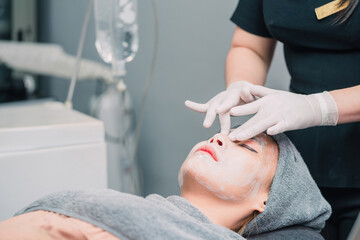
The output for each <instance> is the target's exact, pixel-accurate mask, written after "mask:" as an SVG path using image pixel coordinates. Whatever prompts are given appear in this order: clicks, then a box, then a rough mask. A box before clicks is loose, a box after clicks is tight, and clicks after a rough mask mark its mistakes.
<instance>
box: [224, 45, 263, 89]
mask: <svg viewBox="0 0 360 240" xmlns="http://www.w3.org/2000/svg"><path fill="white" fill-rule="evenodd" d="M269 65H270V63H267V62H265V61H264V59H262V58H261V57H260V56H259V55H258V54H257V53H255V52H254V51H252V50H251V49H249V48H246V47H232V48H231V49H230V51H229V53H228V55H227V58H226V66H225V79H226V87H228V86H229V85H230V84H231V83H233V82H236V81H240V80H246V81H248V82H250V83H253V84H257V85H264V83H265V80H266V74H267V71H268V68H269Z"/></svg>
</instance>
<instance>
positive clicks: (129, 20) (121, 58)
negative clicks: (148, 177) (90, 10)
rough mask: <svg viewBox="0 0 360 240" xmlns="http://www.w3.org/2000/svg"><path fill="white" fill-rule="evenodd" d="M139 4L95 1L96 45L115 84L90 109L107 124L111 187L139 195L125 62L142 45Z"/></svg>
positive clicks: (133, 1)
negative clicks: (137, 18)
mask: <svg viewBox="0 0 360 240" xmlns="http://www.w3.org/2000/svg"><path fill="white" fill-rule="evenodd" d="M136 7H137V4H136V0H94V12H95V28H96V42H95V46H96V49H97V51H98V53H99V55H100V57H101V58H102V59H103V61H104V62H106V63H109V64H111V69H112V75H113V83H112V84H111V83H110V84H106V86H105V88H106V89H105V90H104V91H103V92H102V94H101V95H99V96H96V97H95V98H94V99H93V100H92V103H91V112H92V115H93V116H95V117H97V118H98V119H100V120H102V121H103V122H104V126H105V134H106V136H105V138H106V144H107V159H108V182H109V183H108V185H109V188H112V189H115V190H119V191H122V192H127V193H132V194H138V195H140V194H141V189H140V184H139V182H140V180H139V178H140V177H139V176H140V174H139V169H138V167H137V162H136V159H135V145H136V143H135V124H134V122H135V119H134V110H133V108H132V104H131V97H130V94H129V92H128V91H127V90H126V86H125V84H124V82H123V78H124V76H125V74H126V71H125V63H126V62H130V61H132V60H133V58H134V57H135V54H136V52H137V50H138V46H139V45H138V26H137V21H136Z"/></svg>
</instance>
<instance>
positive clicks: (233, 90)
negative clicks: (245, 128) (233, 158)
mask: <svg viewBox="0 0 360 240" xmlns="http://www.w3.org/2000/svg"><path fill="white" fill-rule="evenodd" d="M254 86H256V85H254V84H251V83H249V82H246V81H239V82H234V83H232V84H230V85H229V87H228V88H227V89H226V90H225V91H223V92H221V93H219V94H217V95H216V96H215V97H213V98H212V99H210V101H208V102H207V103H204V104H201V103H196V102H192V101H189V100H187V101H186V102H185V105H186V106H187V107H188V108H190V109H192V110H194V111H197V112H200V113H206V116H205V119H204V123H203V126H204V127H206V128H209V127H211V125H212V124H213V123H214V121H215V118H216V115H217V114H219V120H220V126H221V133H224V134H229V132H230V126H231V123H230V113H229V111H230V109H231V108H232V107H235V106H238V105H241V104H244V103H249V102H252V101H254V100H255V96H253V95H252V94H251V89H252V88H253V87H254Z"/></svg>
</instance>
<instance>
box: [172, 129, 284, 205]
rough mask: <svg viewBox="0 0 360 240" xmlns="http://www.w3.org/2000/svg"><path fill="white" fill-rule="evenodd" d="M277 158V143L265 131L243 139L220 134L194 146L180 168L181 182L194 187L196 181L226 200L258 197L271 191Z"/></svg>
mask: <svg viewBox="0 0 360 240" xmlns="http://www.w3.org/2000/svg"><path fill="white" fill-rule="evenodd" d="M277 159H278V148H277V145H276V143H275V141H274V140H273V139H272V138H271V137H269V136H267V135H265V134H260V135H258V136H256V137H254V138H252V139H249V140H246V141H242V142H232V141H230V140H229V138H228V136H227V135H225V134H216V135H214V136H213V137H212V138H210V139H209V140H208V141H203V142H200V143H198V144H196V145H195V146H194V147H193V149H192V150H191V152H190V153H189V155H188V157H187V158H186V160H185V161H184V163H183V165H182V166H181V168H180V171H179V176H178V180H179V185H180V187H181V188H183V187H184V186H186V185H187V188H188V189H191V186H190V187H189V184H194V181H195V182H196V184H200V185H201V186H202V187H203V188H204V189H205V190H206V191H209V192H211V193H213V194H215V195H216V196H217V197H219V198H221V199H223V200H234V201H242V200H244V199H247V198H254V197H255V196H257V194H258V193H259V192H260V191H268V189H267V186H269V184H270V183H271V181H272V179H273V177H274V175H275V171H276V166H277Z"/></svg>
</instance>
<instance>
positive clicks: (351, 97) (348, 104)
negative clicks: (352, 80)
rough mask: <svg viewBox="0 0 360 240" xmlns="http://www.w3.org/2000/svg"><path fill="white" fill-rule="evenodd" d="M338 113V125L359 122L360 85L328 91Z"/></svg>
mask: <svg viewBox="0 0 360 240" xmlns="http://www.w3.org/2000/svg"><path fill="white" fill-rule="evenodd" d="M330 94H331V96H332V97H333V98H334V100H335V102H336V105H337V108H338V112H339V120H338V124H342V123H350V122H359V121H360V85H357V86H354V87H349V88H344V89H339V90H334V91H330Z"/></svg>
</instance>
